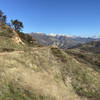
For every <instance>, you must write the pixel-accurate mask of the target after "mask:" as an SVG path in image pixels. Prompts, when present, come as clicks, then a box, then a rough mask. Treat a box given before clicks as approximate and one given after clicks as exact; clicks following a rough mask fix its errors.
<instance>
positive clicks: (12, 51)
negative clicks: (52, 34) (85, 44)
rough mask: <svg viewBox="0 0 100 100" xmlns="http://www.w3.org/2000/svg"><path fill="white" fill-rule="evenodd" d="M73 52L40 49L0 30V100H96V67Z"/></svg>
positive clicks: (99, 92) (99, 90)
mask: <svg viewBox="0 0 100 100" xmlns="http://www.w3.org/2000/svg"><path fill="white" fill-rule="evenodd" d="M75 50H76V49H68V50H66V51H64V50H62V49H60V48H58V47H54V46H41V45H40V44H39V43H38V42H37V41H36V40H35V39H34V38H32V37H30V36H29V35H25V34H23V33H17V32H16V31H14V30H13V29H11V28H10V27H8V26H5V25H2V26H0V100H99V99H100V68H99V65H98V64H97V63H95V61H94V60H93V61H94V62H92V60H91V61H90V60H89V58H88V57H87V54H83V53H82V52H81V51H79V50H76V51H75ZM76 53H78V54H77V55H75V54H76ZM80 53H82V54H83V56H85V55H86V56H85V57H86V58H87V59H88V60H89V61H90V62H89V61H88V60H86V58H84V57H83V56H81V55H79V54H80ZM88 55H89V57H90V58H92V57H93V58H94V59H97V60H98V59H99V58H98V56H97V57H96V56H95V55H96V54H94V53H90V52H88ZM82 57H83V58H84V59H83V58H82ZM97 60H96V61H97ZM98 63H100V60H98Z"/></svg>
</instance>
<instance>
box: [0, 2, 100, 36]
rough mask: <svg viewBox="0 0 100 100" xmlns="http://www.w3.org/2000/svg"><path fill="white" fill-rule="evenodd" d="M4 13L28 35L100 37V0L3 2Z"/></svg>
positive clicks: (0, 4) (1, 7) (1, 3)
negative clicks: (31, 33) (21, 23)
mask: <svg viewBox="0 0 100 100" xmlns="http://www.w3.org/2000/svg"><path fill="white" fill-rule="evenodd" d="M0 9H1V10H3V12H4V13H5V14H6V15H7V16H8V20H10V19H16V18H17V19H19V20H21V21H22V22H23V23H24V32H45V33H65V34H69V35H80V36H92V35H100V0H0Z"/></svg>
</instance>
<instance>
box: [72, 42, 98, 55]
mask: <svg viewBox="0 0 100 100" xmlns="http://www.w3.org/2000/svg"><path fill="white" fill-rule="evenodd" d="M70 49H79V50H82V51H87V52H93V53H100V41H92V42H89V43H85V44H79V45H76V46H74V47H72V48H70Z"/></svg>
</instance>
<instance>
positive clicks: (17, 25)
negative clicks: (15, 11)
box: [11, 19, 24, 31]
mask: <svg viewBox="0 0 100 100" xmlns="http://www.w3.org/2000/svg"><path fill="white" fill-rule="evenodd" d="M11 24H12V27H13V28H14V29H15V30H16V31H21V29H22V28H23V27H24V26H23V23H22V22H21V21H18V20H17V19H16V20H11Z"/></svg>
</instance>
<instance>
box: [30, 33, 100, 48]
mask: <svg viewBox="0 0 100 100" xmlns="http://www.w3.org/2000/svg"><path fill="white" fill-rule="evenodd" d="M30 35H31V36H32V37H34V38H35V39H36V40H37V41H38V42H39V43H40V44H41V45H44V46H48V45H49V46H52V45H57V46H58V47H59V48H62V49H67V48H71V47H73V46H76V45H78V44H83V43H88V42H90V41H100V38H98V37H96V38H82V37H74V36H73V37H70V36H67V35H55V34H54V35H46V34H44V33H30Z"/></svg>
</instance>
